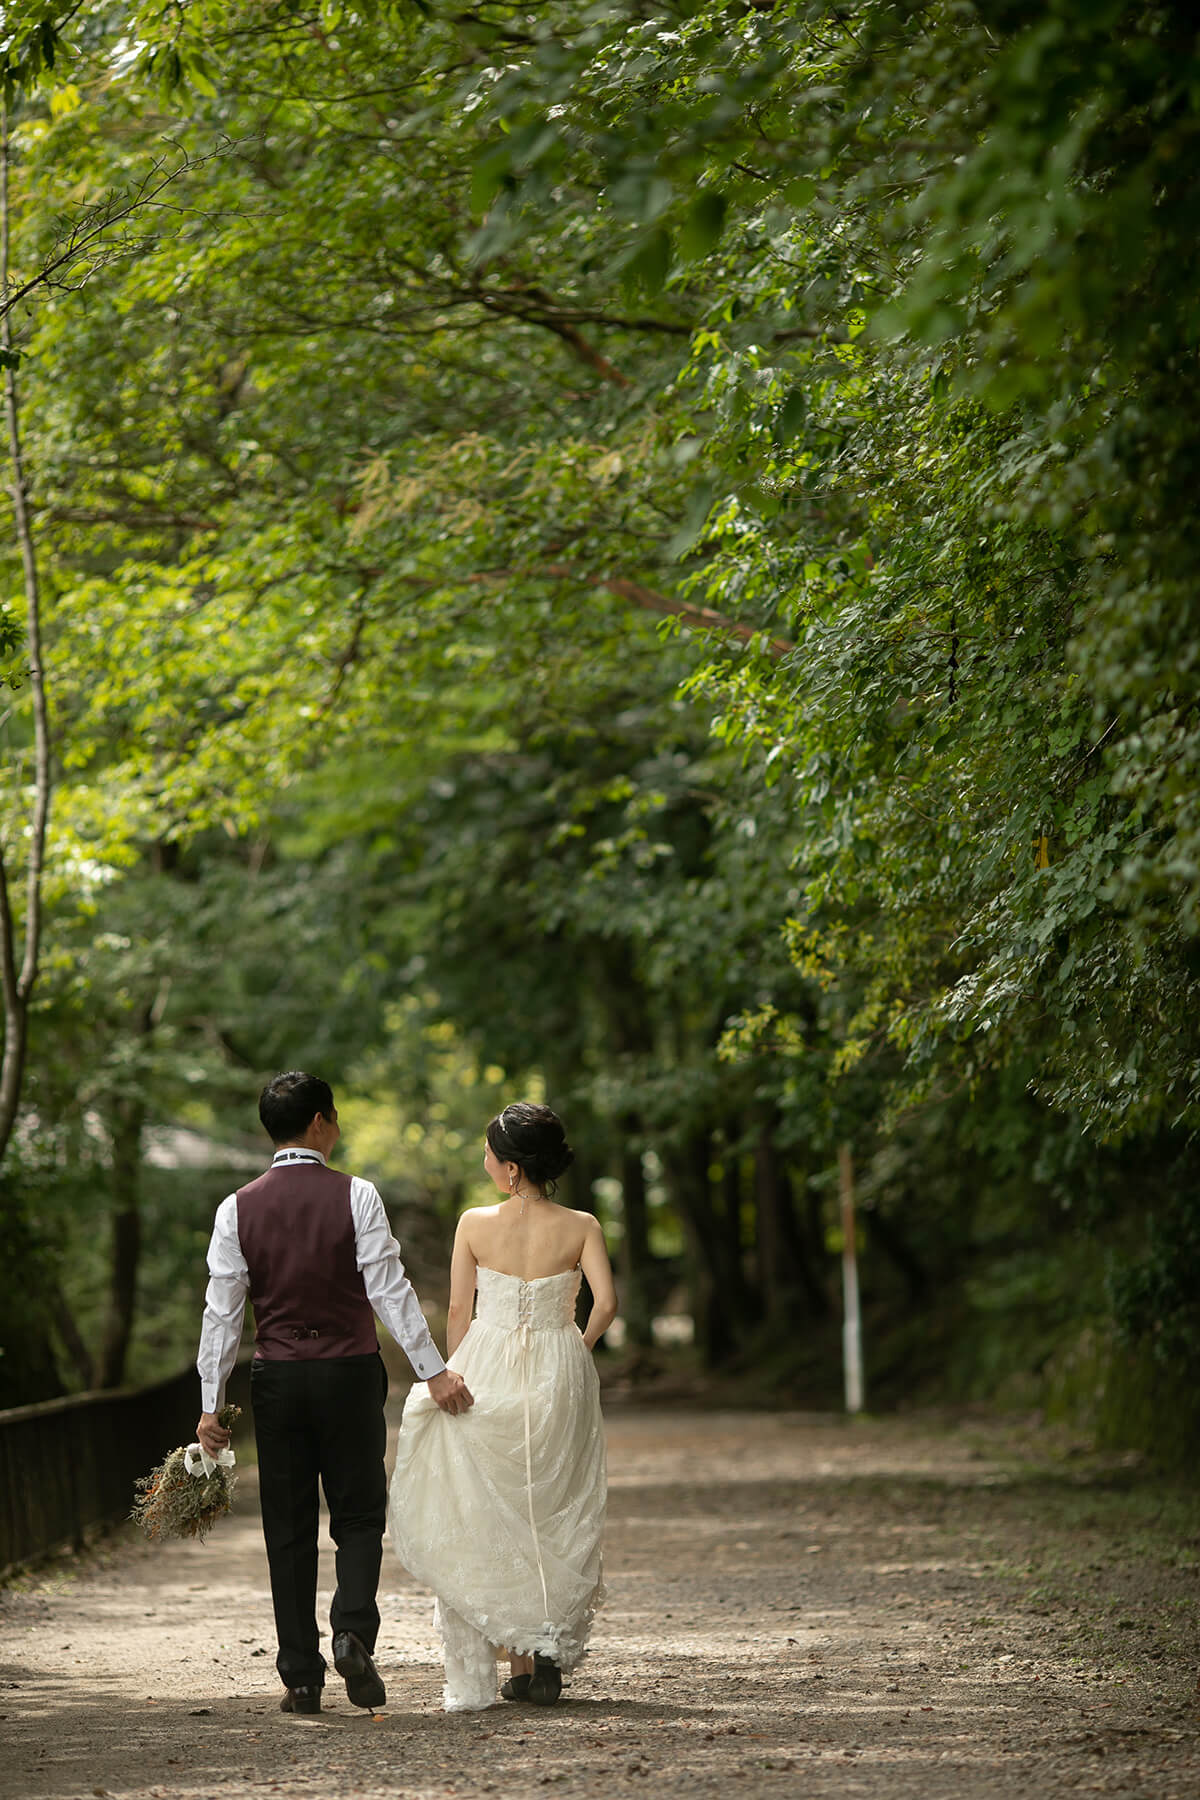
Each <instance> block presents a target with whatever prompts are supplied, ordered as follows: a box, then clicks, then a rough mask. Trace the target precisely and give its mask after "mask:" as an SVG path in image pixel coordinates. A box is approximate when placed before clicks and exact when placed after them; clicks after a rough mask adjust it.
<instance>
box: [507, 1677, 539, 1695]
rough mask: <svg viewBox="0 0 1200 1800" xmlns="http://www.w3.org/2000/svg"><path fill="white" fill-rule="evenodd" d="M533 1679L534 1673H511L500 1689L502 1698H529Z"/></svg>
mask: <svg viewBox="0 0 1200 1800" xmlns="http://www.w3.org/2000/svg"><path fill="white" fill-rule="evenodd" d="M532 1680H533V1676H532V1675H510V1676H509V1678H508V1680H507V1681H506V1682H505V1684H504V1686H503V1687H502V1688H501V1689H500V1696H501V1698H502V1699H504V1700H528V1698H529V1684H530V1682H531V1681H532Z"/></svg>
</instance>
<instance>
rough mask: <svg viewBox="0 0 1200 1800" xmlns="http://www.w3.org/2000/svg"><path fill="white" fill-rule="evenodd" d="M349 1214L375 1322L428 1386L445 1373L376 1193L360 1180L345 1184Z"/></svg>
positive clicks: (368, 1182)
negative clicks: (348, 1184) (390, 1335)
mask: <svg viewBox="0 0 1200 1800" xmlns="http://www.w3.org/2000/svg"><path fill="white" fill-rule="evenodd" d="M350 1213H351V1217H352V1218H353V1220H354V1240H355V1247H356V1252H357V1256H358V1267H359V1271H360V1273H361V1275H362V1278H363V1286H364V1287H365V1288H366V1290H367V1299H368V1300H369V1301H370V1302H371V1307H372V1310H373V1311H374V1313H375V1316H376V1318H378V1319H380V1320H382V1322H383V1324H385V1325H386V1326H387V1328H388V1330H389V1331H390V1332H391V1334H392V1336H393V1337H394V1338H395V1340H396V1342H397V1343H398V1344H399V1346H400V1348H401V1349H402V1350H403V1352H404V1354H405V1356H407V1358H408V1360H409V1362H410V1363H411V1364H412V1366H413V1370H414V1372H415V1374H416V1377H417V1380H418V1381H430V1380H432V1378H433V1376H435V1375H440V1374H441V1372H442V1370H443V1369H444V1368H445V1366H446V1365H445V1363H444V1361H443V1360H442V1357H441V1354H440V1353H439V1351H438V1347H437V1345H436V1344H435V1343H434V1341H433V1339H432V1337H431V1336H430V1334H429V1326H428V1325H427V1324H426V1322H425V1314H424V1313H423V1312H422V1311H421V1303H420V1301H419V1300H418V1299H417V1296H416V1293H415V1291H414V1289H413V1284H412V1282H411V1281H410V1280H409V1279H408V1276H407V1275H406V1274H405V1273H404V1264H403V1263H402V1262H401V1261H400V1246H399V1244H398V1243H397V1242H396V1240H395V1238H394V1237H393V1236H392V1231H391V1227H390V1226H389V1224H388V1221H387V1214H386V1213H385V1212H384V1210H383V1201H382V1200H381V1199H380V1198H379V1191H378V1189H377V1188H376V1187H375V1186H374V1184H373V1183H372V1182H370V1181H364V1180H363V1178H362V1176H361V1175H355V1176H354V1177H353V1178H352V1180H351V1182H350Z"/></svg>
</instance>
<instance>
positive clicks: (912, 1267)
mask: <svg viewBox="0 0 1200 1800" xmlns="http://www.w3.org/2000/svg"><path fill="white" fill-rule="evenodd" d="M862 1218H863V1222H864V1223H865V1225H866V1228H867V1236H868V1237H869V1238H872V1239H873V1240H874V1242H875V1243H877V1244H878V1245H879V1248H880V1249H881V1250H882V1251H883V1252H884V1255H885V1256H887V1257H888V1258H889V1260H890V1261H891V1262H893V1263H894V1264H895V1266H896V1268H897V1269H899V1271H900V1273H901V1275H903V1277H904V1280H905V1283H906V1285H907V1287H908V1297H909V1299H910V1300H911V1301H913V1303H914V1304H917V1303H919V1302H920V1301H922V1300H924V1299H925V1297H926V1296H927V1294H928V1293H929V1273H928V1270H927V1269H926V1267H925V1265H924V1263H923V1262H922V1261H921V1259H920V1257H919V1256H918V1255H917V1253H916V1251H915V1250H914V1249H913V1248H912V1246H911V1245H910V1244H909V1242H908V1240H907V1238H906V1237H905V1236H904V1234H903V1232H902V1231H901V1230H900V1227H899V1226H898V1225H897V1224H896V1222H895V1220H894V1219H889V1218H888V1217H887V1215H886V1214H884V1213H881V1212H879V1211H878V1209H877V1208H875V1207H870V1208H864V1209H863V1213H862Z"/></svg>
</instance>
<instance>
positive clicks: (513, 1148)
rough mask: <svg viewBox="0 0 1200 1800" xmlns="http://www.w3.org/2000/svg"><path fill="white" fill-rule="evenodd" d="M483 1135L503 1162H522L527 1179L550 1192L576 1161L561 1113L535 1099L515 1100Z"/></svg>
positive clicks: (497, 1116)
mask: <svg viewBox="0 0 1200 1800" xmlns="http://www.w3.org/2000/svg"><path fill="white" fill-rule="evenodd" d="M484 1135H485V1136H486V1138H487V1141H488V1143H489V1144H490V1145H491V1147H492V1151H493V1153H494V1154H495V1155H496V1156H498V1157H499V1158H500V1161H501V1162H514V1163H519V1164H520V1168H521V1173H522V1175H523V1176H524V1177H525V1179H526V1181H531V1182H532V1183H533V1185H534V1187H538V1188H542V1189H543V1190H544V1191H545V1192H546V1193H549V1194H553V1193H554V1191H555V1184H556V1182H557V1180H558V1177H559V1176H560V1175H565V1174H566V1172H567V1170H568V1169H569V1168H570V1166H571V1164H572V1163H573V1162H574V1161H575V1152H574V1151H573V1150H572V1148H571V1146H570V1144H568V1142H567V1134H566V1132H565V1131H564V1130H563V1122H562V1120H561V1119H560V1118H559V1116H558V1114H557V1113H556V1112H551V1110H550V1108H549V1107H548V1106H538V1105H536V1104H535V1102H534V1101H532V1100H514V1101H513V1103H512V1105H511V1106H506V1107H505V1108H504V1111H503V1112H500V1113H497V1114H496V1117H495V1118H494V1119H491V1120H489V1122H488V1127H487V1131H486V1132H485V1134H484Z"/></svg>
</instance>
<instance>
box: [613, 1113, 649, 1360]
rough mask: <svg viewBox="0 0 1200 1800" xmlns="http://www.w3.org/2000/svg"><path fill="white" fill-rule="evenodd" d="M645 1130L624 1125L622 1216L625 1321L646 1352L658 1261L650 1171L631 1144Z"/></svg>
mask: <svg viewBox="0 0 1200 1800" xmlns="http://www.w3.org/2000/svg"><path fill="white" fill-rule="evenodd" d="M640 1129H641V1120H640V1119H638V1118H637V1117H636V1116H635V1115H632V1114H627V1115H626V1117H625V1118H623V1119H622V1120H621V1121H620V1131H621V1134H622V1137H623V1138H624V1139H625V1143H624V1145H623V1147H622V1150H621V1194H622V1209H621V1210H622V1216H623V1219H624V1224H625V1230H624V1233H623V1235H622V1238H621V1256H620V1264H621V1285H622V1288H623V1290H624V1291H623V1292H622V1295H621V1317H622V1318H623V1319H624V1321H625V1330H626V1332H627V1333H628V1336H629V1342H630V1343H631V1344H637V1345H638V1346H639V1347H640V1348H643V1349H645V1348H646V1347H647V1346H649V1345H650V1344H652V1343H653V1342H654V1329H653V1319H654V1258H653V1256H652V1255H651V1254H650V1214H649V1209H648V1207H647V1205H646V1171H645V1169H644V1168H643V1167H642V1153H641V1151H640V1150H635V1149H633V1148H631V1146H630V1142H629V1140H630V1139H632V1138H635V1137H636V1136H637V1135H638V1134H639V1132H640Z"/></svg>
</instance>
